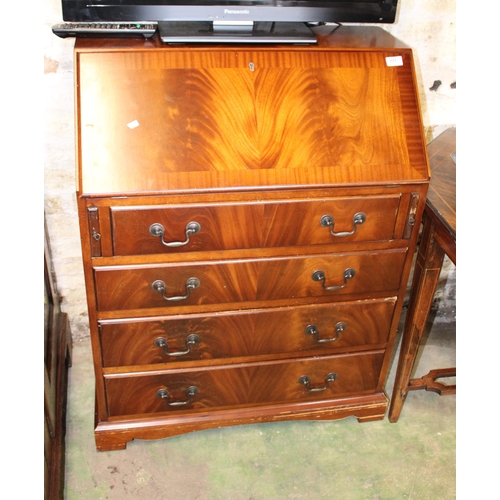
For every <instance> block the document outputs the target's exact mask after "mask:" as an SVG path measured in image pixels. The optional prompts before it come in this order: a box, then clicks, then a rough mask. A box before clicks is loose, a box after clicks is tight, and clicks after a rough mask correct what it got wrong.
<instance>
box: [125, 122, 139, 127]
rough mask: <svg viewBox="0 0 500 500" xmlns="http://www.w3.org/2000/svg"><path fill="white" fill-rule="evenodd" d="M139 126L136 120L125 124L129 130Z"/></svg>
mask: <svg viewBox="0 0 500 500" xmlns="http://www.w3.org/2000/svg"><path fill="white" fill-rule="evenodd" d="M138 126H139V122H138V121H137V120H134V121H133V122H130V123H127V127H128V128H129V129H133V128H137V127H138Z"/></svg>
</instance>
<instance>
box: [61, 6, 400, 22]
mask: <svg viewBox="0 0 500 500" xmlns="http://www.w3.org/2000/svg"><path fill="white" fill-rule="evenodd" d="M397 4H398V0H342V1H340V0H251V1H245V0H62V14H63V20H64V21H76V22H82V21H95V22H97V21H118V22H123V21H154V22H156V21H158V22H160V21H211V22H214V21H223V22H226V21H254V22H257V21H266V22H269V21H272V22H305V23H308V22H331V23H339V24H340V23H393V22H394V21H395V17H396V9H397Z"/></svg>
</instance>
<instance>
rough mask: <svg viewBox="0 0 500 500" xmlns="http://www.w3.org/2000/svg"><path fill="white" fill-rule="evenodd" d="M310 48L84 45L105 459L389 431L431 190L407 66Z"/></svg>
mask: <svg viewBox="0 0 500 500" xmlns="http://www.w3.org/2000/svg"><path fill="white" fill-rule="evenodd" d="M320 31H321V30H319V32H320ZM318 37H319V43H318V45H317V46H289V45H287V46H272V47H271V46H262V47H256V46H251V47H250V46H241V45H239V46H229V45H227V46H226V45H225V46H210V47H205V46H188V45H186V46H168V45H162V44H161V43H160V42H158V41H156V40H154V39H153V40H148V41H142V40H89V39H87V40H85V39H80V40H77V43H76V45H75V77H76V78H75V81H76V103H77V145H78V189H77V197H78V207H79V217H80V228H81V238H82V250H83V260H84V271H85V280H86V288H87V300H88V309H89V322H90V331H91V341H92V350H93V358H94V367H95V376H96V426H95V436H96V444H97V448H98V449H99V450H111V449H122V448H125V447H126V444H127V443H128V442H129V441H131V440H132V439H134V438H137V439H160V438H165V437H168V436H173V435H176V434H181V433H185V432H191V431H196V430H202V429H208V428H212V427H221V426H227V425H237V424H249V423H256V422H270V421H279V420H291V419H296V420H319V419H339V418H345V417H348V416H354V417H356V418H357V419H358V420H360V421H368V420H375V419H381V418H383V417H384V415H385V411H386V409H387V404H388V400H387V397H386V395H385V393H384V384H385V379H386V376H387V372H388V368H389V362H390V354H391V350H392V347H393V343H394V336H395V331H396V327H397V324H398V320H399V315H400V311H401V307H402V300H403V298H404V293H405V290H406V283H407V279H408V275H409V272H410V267H411V260H412V256H413V253H414V249H415V244H416V238H417V234H416V233H417V230H416V229H415V228H417V227H418V223H419V221H420V218H421V215H422V211H423V207H424V203H425V196H426V192H427V186H428V181H429V172H428V165H427V156H426V150H425V141H424V137H423V131H422V123H421V116H420V110H419V102H418V96H417V90H416V84H415V76H414V67H413V58H412V52H411V50H410V49H409V48H408V47H406V46H405V45H403V44H402V43H400V42H399V41H397V40H396V39H394V38H393V37H392V36H390V35H389V34H388V33H386V32H385V31H383V30H381V29H379V28H362V29H361V28H354V27H351V28H347V27H342V28H339V29H338V30H337V31H336V32H335V34H333V35H321V34H319V35H318Z"/></svg>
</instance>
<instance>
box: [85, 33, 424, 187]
mask: <svg viewBox="0 0 500 500" xmlns="http://www.w3.org/2000/svg"><path fill="white" fill-rule="evenodd" d="M342 28H343V27H342ZM330 30H331V29H330ZM75 56H76V58H75V59H76V71H75V79H76V89H77V93H76V100H77V140H78V151H79V157H78V162H79V175H78V183H79V186H78V191H79V193H81V194H85V195H89V196H92V195H95V196H100V195H108V194H110V195H113V194H126V195H129V194H164V193H180V192H184V193H192V192H201V191H205V192H215V191H217V192H220V191H234V190H256V189H257V190H258V189H268V188H276V187H279V188H296V187H300V188H302V187H304V186H309V187H311V188H313V187H318V188H323V187H331V186H352V185H359V184H362V185H365V186H370V185H372V186H386V185H392V184H408V183H415V182H416V183H427V182H428V178H429V170H428V162H427V152H426V149H425V141H424V138H423V128H422V122H421V116H420V111H419V104H418V92H417V90H416V83H415V75H414V68H413V56H412V52H411V50H410V49H409V48H407V47H406V46H405V45H404V44H402V43H401V42H399V41H398V40H397V39H396V38H394V37H392V36H391V35H390V34H388V33H387V32H386V31H384V30H382V29H380V28H361V29H359V28H357V29H347V30H344V29H341V28H339V29H338V30H336V31H335V32H334V33H333V34H331V35H319V44H318V45H317V46H303V45H301V46H290V45H281V46H272V47H269V46H259V47H255V46H252V47H249V46H240V45H220V46H207V45H190V46H188V45H186V46H177V45H175V46H170V45H168V44H161V42H160V43H159V42H158V40H152V41H148V40H146V41H143V40H131V39H129V40H116V39H109V40H103V39H93V40H88V39H87V40H86V39H78V40H77V43H76V45H75ZM394 59H395V60H396V64H395V65H394V64H393V61H394Z"/></svg>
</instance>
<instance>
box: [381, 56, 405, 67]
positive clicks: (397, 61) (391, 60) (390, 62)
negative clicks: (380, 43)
mask: <svg viewBox="0 0 500 500" xmlns="http://www.w3.org/2000/svg"><path fill="white" fill-rule="evenodd" d="M385 63H386V64H387V66H403V58H402V57H401V56H391V57H386V58H385Z"/></svg>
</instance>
